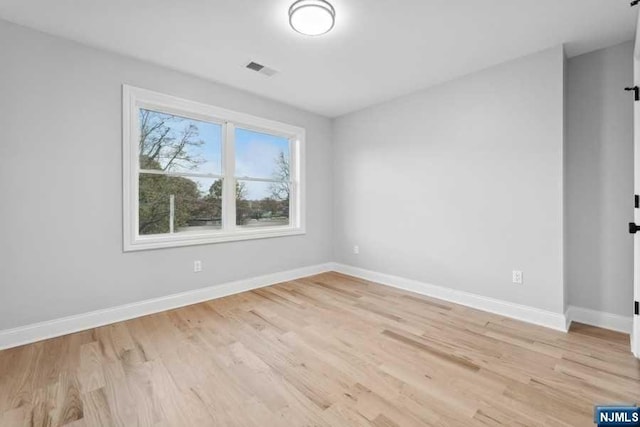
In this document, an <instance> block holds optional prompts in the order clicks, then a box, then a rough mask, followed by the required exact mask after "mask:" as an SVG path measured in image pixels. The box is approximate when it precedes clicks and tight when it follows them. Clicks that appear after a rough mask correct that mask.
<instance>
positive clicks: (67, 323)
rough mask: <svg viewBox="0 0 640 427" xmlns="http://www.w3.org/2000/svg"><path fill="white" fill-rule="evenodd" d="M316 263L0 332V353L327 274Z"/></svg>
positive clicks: (323, 268)
mask: <svg viewBox="0 0 640 427" xmlns="http://www.w3.org/2000/svg"><path fill="white" fill-rule="evenodd" d="M331 268H332V264H319V265H313V266H309V267H303V268H298V269H295V270H288V271H283V272H280V273H273V274H267V275H264V276H258V277H252V278H249V279H244V280H238V281H235V282H229V283H224V284H221V285H217V286H210V287H208V288H202V289H196V290H193V291H187V292H181V293H178V294H174V295H169V296H166V297H160V298H154V299H149V300H145V301H140V302H136V303H132V304H126V305H121V306H118V307H112V308H107V309H103V310H97V311H91V312H89V313H84V314H78V315H74V316H69V317H63V318H60V319H54V320H50V321H46V322H40V323H34V324H31V325H27V326H21V327H18V328H14V329H6V330H3V331H0V350H2V349H6V348H11V347H17V346H20V345H23V344H29V343H32V342H36V341H41V340H44V339H48V338H54V337H58V336H61V335H66V334H70V333H73V332H78V331H83V330H87V329H91V328H96V327H98V326H104V325H108V324H111V323H116V322H121V321H123V320H129V319H133V318H136V317H141V316H146V315H148V314H153V313H158V312H161V311H165V310H171V309H174V308H178V307H184V306H186V305H191V304H197V303H199V302H203V301H208V300H212V299H216V298H221V297H225V296H228V295H233V294H237V293H240V292H245V291H249V290H252V289H257V288H262V287H265V286H271V285H274V284H276V283H280V282H286V281H289V280H295V279H300V278H302V277H307V276H312V275H314V274H319V273H324V272H326V271H330V270H331Z"/></svg>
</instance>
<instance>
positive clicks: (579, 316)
mask: <svg viewBox="0 0 640 427" xmlns="http://www.w3.org/2000/svg"><path fill="white" fill-rule="evenodd" d="M566 316H567V324H568V325H571V322H578V323H584V324H586V325H591V326H597V327H599V328H604V329H610V330H612V331H618V332H622V333H625V334H630V333H631V330H632V325H633V317H631V316H620V315H619V314H613V313H607V312H604V311H597V310H592V309H590V308H582V307H575V306H569V308H567V314H566Z"/></svg>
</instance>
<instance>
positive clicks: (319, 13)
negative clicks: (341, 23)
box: [289, 0, 336, 36]
mask: <svg viewBox="0 0 640 427" xmlns="http://www.w3.org/2000/svg"><path fill="white" fill-rule="evenodd" d="M335 20H336V11H335V9H334V8H333V6H331V4H329V3H328V2H326V1H325V0H298V1H297V2H295V3H294V4H292V5H291V7H290V8H289V24H290V25H291V28H293V29H294V30H296V31H297V32H299V33H300V34H305V35H307V36H319V35H322V34H325V33H328V32H329V31H330V30H331V29H332V28H333V25H334V24H335Z"/></svg>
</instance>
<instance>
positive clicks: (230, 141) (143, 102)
mask: <svg viewBox="0 0 640 427" xmlns="http://www.w3.org/2000/svg"><path fill="white" fill-rule="evenodd" d="M140 108H144V109H149V110H153V111H159V112H163V113H168V114H173V115H178V116H182V117H187V118H191V119H194V120H201V121H206V122H211V123H218V124H221V125H222V133H223V135H222V136H223V137H222V174H221V175H213V174H212V175H210V177H212V178H222V179H223V191H222V228H221V229H220V230H211V231H207V232H202V233H198V234H196V233H184V234H181V233H174V234H170V233H167V234H156V235H140V234H139V229H138V215H139V209H138V177H139V173H140V167H139V166H140V161H139V158H138V155H139V147H138V144H139V141H140V126H139V110H140ZM236 127H242V128H243V129H248V130H252V131H257V132H264V133H268V134H271V135H277V136H282V137H286V138H287V139H288V140H289V149H290V178H291V181H290V182H289V185H290V186H291V187H290V188H291V189H292V191H291V194H290V197H289V204H290V205H289V225H287V226H274V227H264V228H249V229H243V228H241V227H237V226H236V213H235V182H236V180H243V181H262V182H264V181H267V182H269V181H270V180H269V179H264V178H256V177H244V176H242V177H237V176H235V152H234V148H235V128H236ZM122 153H123V168H122V172H123V181H122V182H123V239H124V240H123V241H124V245H123V248H124V251H125V252H128V251H138V250H147V249H160V248H171V247H180V246H191V245H203V244H210V243H221V242H231V241H237V240H250V239H263V238H270V237H282V236H292V235H299V234H305V232H306V231H305V193H306V192H305V179H304V178H305V174H304V171H305V130H304V129H303V128H301V127H297V126H291V125H288V124H284V123H280V122H276V121H273V120H268V119H263V118H260V117H256V116H252V115H249V114H244V113H239V112H236V111H231V110H227V109H224V108H220V107H215V106H212V105H207V104H203V103H199V102H194V101H189V100H186V99H182V98H177V97H175V96H171V95H165V94H162V93H158V92H153V91H150V90H146V89H141V88H137V87H133V86H129V85H123V86H122ZM176 175H179V176H183V175H185V176H186V175H188V173H184V174H183V173H176Z"/></svg>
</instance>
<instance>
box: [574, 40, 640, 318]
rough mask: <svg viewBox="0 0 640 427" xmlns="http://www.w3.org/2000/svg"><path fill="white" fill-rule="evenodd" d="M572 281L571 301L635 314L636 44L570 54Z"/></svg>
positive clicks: (629, 43)
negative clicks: (630, 226)
mask: <svg viewBox="0 0 640 427" xmlns="http://www.w3.org/2000/svg"><path fill="white" fill-rule="evenodd" d="M568 72H569V84H568V122H567V125H568V140H567V164H566V166H567V169H566V193H567V209H566V214H567V217H566V220H567V241H566V245H567V261H566V268H567V284H568V289H569V304H570V305H574V306H578V307H584V308H590V309H594V310H598V311H604V312H609V313H614V314H620V315H624V316H631V314H632V302H631V301H632V300H633V238H632V237H631V236H630V235H629V233H628V232H627V229H626V227H627V223H628V222H631V221H633V102H632V97H631V95H630V94H628V93H626V92H624V91H623V90H622V89H623V88H624V87H625V86H629V85H631V83H632V82H633V43H632V42H628V43H624V44H621V45H618V46H614V47H610V48H607V49H604V50H599V51H596V52H592V53H589V54H586V55H581V56H578V57H575V58H572V59H570V60H569V67H568Z"/></svg>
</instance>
